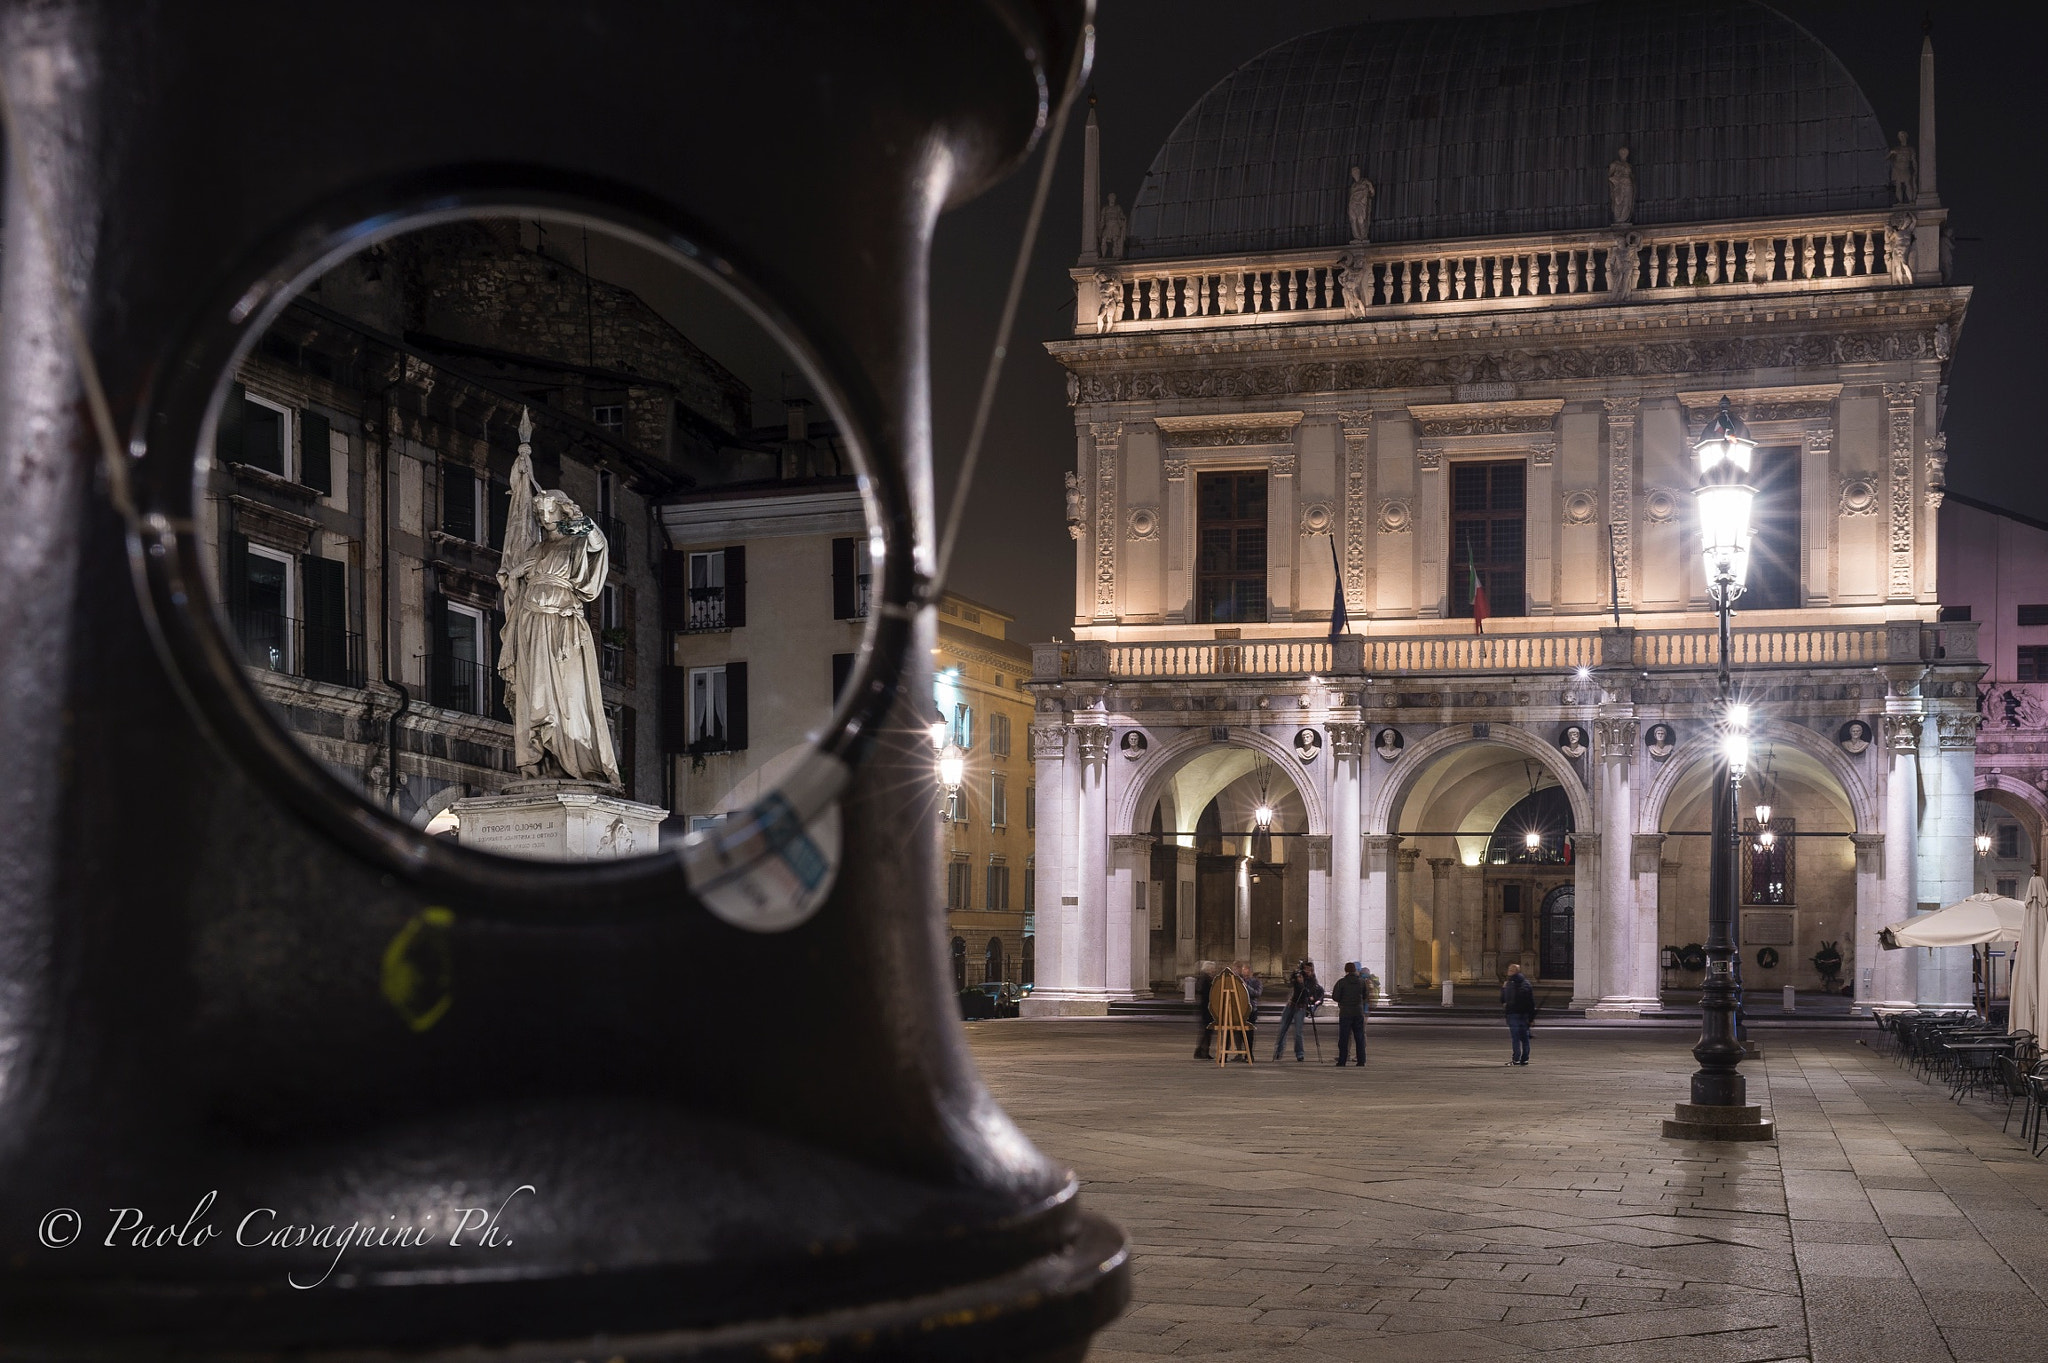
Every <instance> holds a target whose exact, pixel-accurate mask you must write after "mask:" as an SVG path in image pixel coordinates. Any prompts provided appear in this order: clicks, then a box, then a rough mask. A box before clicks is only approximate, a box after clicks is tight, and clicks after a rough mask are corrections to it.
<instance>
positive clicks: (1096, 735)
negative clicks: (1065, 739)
mask: <svg viewBox="0 0 2048 1363" xmlns="http://www.w3.org/2000/svg"><path fill="white" fill-rule="evenodd" d="M1074 746H1075V748H1076V749H1077V750H1078V751H1079V753H1080V757H1081V764H1082V765H1083V766H1095V767H1099V766H1101V765H1103V763H1105V762H1107V761H1108V760H1109V726H1108V725H1107V724H1076V725H1075V726H1074Z"/></svg>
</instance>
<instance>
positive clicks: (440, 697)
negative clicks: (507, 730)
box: [413, 653, 511, 719]
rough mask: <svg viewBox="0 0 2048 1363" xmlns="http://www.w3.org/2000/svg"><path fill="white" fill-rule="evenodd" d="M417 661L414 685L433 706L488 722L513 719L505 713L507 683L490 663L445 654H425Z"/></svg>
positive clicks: (415, 660)
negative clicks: (505, 685) (477, 716)
mask: <svg viewBox="0 0 2048 1363" xmlns="http://www.w3.org/2000/svg"><path fill="white" fill-rule="evenodd" d="M414 662H415V663H416V664H417V666H416V668H415V671H414V675H413V682H414V684H415V685H417V686H419V687H420V688H421V689H422V690H423V691H424V693H425V696H426V700H427V703H428V704H429V705H438V706H440V707H441V708H442V709H444V710H459V711H461V712H462V713H463V714H467V715H481V716H483V717H484V718H486V719H509V718H511V716H509V715H508V714H506V713H505V692H504V683H503V682H502V681H501V680H499V677H498V674H497V672H496V671H495V670H494V669H493V668H492V667H491V666H490V665H489V664H488V663H481V662H477V661H475V660H474V659H470V658H455V657H451V656H449V655H448V654H445V653H429V654H425V655H422V656H421V657H418V658H416V659H414Z"/></svg>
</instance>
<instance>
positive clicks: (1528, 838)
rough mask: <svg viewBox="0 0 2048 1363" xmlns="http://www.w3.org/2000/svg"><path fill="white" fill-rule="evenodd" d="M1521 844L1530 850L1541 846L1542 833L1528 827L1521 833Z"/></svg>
mask: <svg viewBox="0 0 2048 1363" xmlns="http://www.w3.org/2000/svg"><path fill="white" fill-rule="evenodd" d="M1522 846H1524V847H1526V848H1528V849H1529V850H1530V851H1531V852H1533V851H1535V850H1536V849H1537V848H1539V847H1541V846H1543V835H1542V834H1541V833H1538V832H1537V831H1536V830H1535V829H1533V828H1532V829H1530V830H1529V831H1528V832H1526V833H1524V834H1523V835H1522Z"/></svg>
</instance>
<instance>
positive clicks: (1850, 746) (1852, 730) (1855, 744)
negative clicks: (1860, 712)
mask: <svg viewBox="0 0 2048 1363" xmlns="http://www.w3.org/2000/svg"><path fill="white" fill-rule="evenodd" d="M1870 740H1871V732H1870V725H1869V724H1868V723H1867V722H1865V721H1864V720H1860V719H1852V720H1850V721H1849V722H1848V723H1846V724H1844V725H1843V726H1842V727H1841V728H1839V729H1837V730H1835V742H1837V743H1839V744H1841V745H1842V751H1843V752H1845V753H1848V754H1850V755H1851V756H1856V755H1858V754H1860V753H1861V752H1862V751H1863V750H1864V749H1865V748H1868V747H1869V746H1870Z"/></svg>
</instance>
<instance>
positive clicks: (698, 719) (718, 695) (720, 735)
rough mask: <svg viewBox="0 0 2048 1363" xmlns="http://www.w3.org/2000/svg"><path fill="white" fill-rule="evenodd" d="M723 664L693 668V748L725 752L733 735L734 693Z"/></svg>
mask: <svg viewBox="0 0 2048 1363" xmlns="http://www.w3.org/2000/svg"><path fill="white" fill-rule="evenodd" d="M730 680H731V679H730V678H728V677H727V676H726V671H725V669H724V668H723V667H693V668H691V669H690V750H691V751H692V752H723V751H725V750H726V749H727V748H728V747H729V746H730V740H731V737H732V728H731V720H732V708H731V707H732V692H731V689H730Z"/></svg>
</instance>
